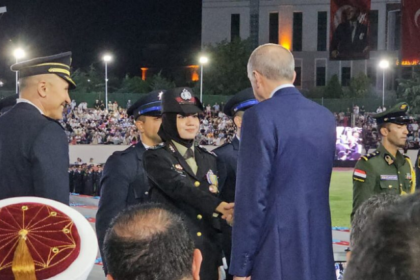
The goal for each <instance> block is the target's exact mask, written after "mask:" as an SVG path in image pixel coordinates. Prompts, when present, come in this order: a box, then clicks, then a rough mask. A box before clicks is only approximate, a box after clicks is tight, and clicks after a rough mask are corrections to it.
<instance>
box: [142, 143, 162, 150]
mask: <svg viewBox="0 0 420 280" xmlns="http://www.w3.org/2000/svg"><path fill="white" fill-rule="evenodd" d="M141 143H142V144H143V146H144V148H146V150H148V149H150V148H151V147H152V146H149V145H146V144H144V143H143V142H141ZM159 145H162V143H159V144H157V145H156V146H159Z"/></svg>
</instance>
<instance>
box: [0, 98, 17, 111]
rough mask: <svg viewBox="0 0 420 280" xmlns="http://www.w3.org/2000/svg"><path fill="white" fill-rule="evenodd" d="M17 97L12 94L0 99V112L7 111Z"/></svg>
mask: <svg viewBox="0 0 420 280" xmlns="http://www.w3.org/2000/svg"><path fill="white" fill-rule="evenodd" d="M17 98H18V95H17V94H13V95H10V96H8V97H5V98H3V99H2V100H0V113H5V112H7V111H9V110H10V109H11V108H12V107H13V106H14V105H15V104H16V99H17Z"/></svg>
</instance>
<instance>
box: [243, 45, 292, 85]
mask: <svg viewBox="0 0 420 280" xmlns="http://www.w3.org/2000/svg"><path fill="white" fill-rule="evenodd" d="M253 71H257V72H258V73H260V74H261V75H263V76H264V77H266V78H267V79H270V80H274V81H276V80H284V79H285V80H289V81H293V77H294V71H295V59H294V57H293V55H292V53H291V52H290V51H289V50H288V49H286V48H284V47H282V46H280V45H277V44H265V45H262V46H259V47H258V48H256V49H255V50H254V51H253V52H252V54H251V56H250V57H249V60H248V77H249V79H250V80H253V79H254V77H253V75H252V73H253Z"/></svg>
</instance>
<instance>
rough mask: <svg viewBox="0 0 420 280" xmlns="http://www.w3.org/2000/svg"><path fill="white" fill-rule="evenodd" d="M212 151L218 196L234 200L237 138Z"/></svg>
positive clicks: (224, 199)
mask: <svg viewBox="0 0 420 280" xmlns="http://www.w3.org/2000/svg"><path fill="white" fill-rule="evenodd" d="M213 152H214V153H215V154H216V155H217V169H218V172H219V189H220V195H219V197H220V198H221V199H222V200H223V201H226V202H233V201H234V200H235V184H236V168H237V162H238V152H239V140H238V138H237V137H234V138H233V140H232V142H231V143H227V144H224V145H222V146H220V147H219V148H217V149H214V150H213Z"/></svg>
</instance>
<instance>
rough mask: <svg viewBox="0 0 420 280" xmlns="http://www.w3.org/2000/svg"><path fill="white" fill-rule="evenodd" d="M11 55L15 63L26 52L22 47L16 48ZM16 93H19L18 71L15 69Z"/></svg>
mask: <svg viewBox="0 0 420 280" xmlns="http://www.w3.org/2000/svg"><path fill="white" fill-rule="evenodd" d="M13 56H14V57H15V59H16V63H18V62H19V60H20V59H22V58H24V57H25V56H26V54H25V51H24V50H23V49H21V48H17V49H15V50H14V51H13ZM16 94H19V72H18V71H16Z"/></svg>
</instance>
